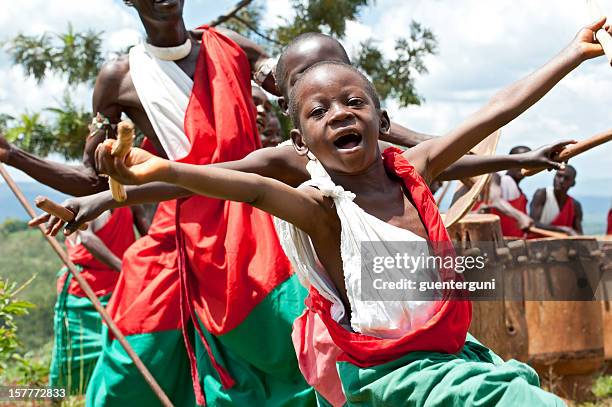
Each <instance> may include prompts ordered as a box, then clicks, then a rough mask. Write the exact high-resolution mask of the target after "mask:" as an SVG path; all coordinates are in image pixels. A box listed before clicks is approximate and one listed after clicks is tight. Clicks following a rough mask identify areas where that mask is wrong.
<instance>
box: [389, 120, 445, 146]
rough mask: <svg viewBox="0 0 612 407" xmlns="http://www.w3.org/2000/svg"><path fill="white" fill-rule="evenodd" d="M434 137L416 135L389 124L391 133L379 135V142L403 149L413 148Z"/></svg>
mask: <svg viewBox="0 0 612 407" xmlns="http://www.w3.org/2000/svg"><path fill="white" fill-rule="evenodd" d="M435 137H436V136H430V135H428V134H423V133H418V132H416V131H414V130H410V129H408V128H406V127H404V126H402V125H400V124H397V123H394V122H392V123H391V131H390V132H389V134H381V135H380V139H381V140H383V141H387V142H389V143H393V144H395V145H398V146H403V147H414V146H416V145H417V144H419V143H422V142H423V141H426V140H429V139H432V138H435Z"/></svg>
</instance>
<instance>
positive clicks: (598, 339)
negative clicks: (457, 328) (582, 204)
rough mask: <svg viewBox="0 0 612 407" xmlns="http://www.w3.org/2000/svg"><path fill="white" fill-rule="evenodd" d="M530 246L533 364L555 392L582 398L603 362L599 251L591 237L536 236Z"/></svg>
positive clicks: (527, 285)
mask: <svg viewBox="0 0 612 407" xmlns="http://www.w3.org/2000/svg"><path fill="white" fill-rule="evenodd" d="M526 246H527V255H528V257H529V262H528V264H527V267H525V269H524V271H525V272H524V295H525V299H526V301H525V316H526V319H527V332H528V338H529V362H530V364H531V365H532V366H533V367H534V368H535V369H536V370H537V371H538V373H539V374H540V375H541V376H542V378H543V381H544V382H546V381H547V380H549V381H552V382H554V383H553V384H552V385H551V386H550V387H552V388H553V389H554V391H555V392H556V393H557V394H559V395H561V396H564V397H568V398H572V399H578V400H580V399H582V398H583V397H584V396H585V395H588V394H590V391H589V390H590V387H591V385H592V382H591V379H592V377H593V374H594V373H596V372H599V370H600V369H601V368H602V367H603V363H604V349H603V330H602V326H603V325H602V307H601V304H600V303H599V302H598V301H593V299H594V296H595V291H596V289H597V286H598V283H599V276H600V273H599V266H600V263H601V251H600V250H599V248H598V244H597V241H596V240H595V239H594V238H589V237H568V238H565V239H550V238H547V239H533V240H529V241H527V242H526ZM558 299H564V300H566V301H556V300H558Z"/></svg>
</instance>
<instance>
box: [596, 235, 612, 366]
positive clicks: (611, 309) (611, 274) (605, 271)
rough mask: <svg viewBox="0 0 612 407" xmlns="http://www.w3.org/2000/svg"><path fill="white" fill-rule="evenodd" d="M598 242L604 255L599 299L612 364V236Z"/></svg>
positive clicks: (606, 345)
mask: <svg viewBox="0 0 612 407" xmlns="http://www.w3.org/2000/svg"><path fill="white" fill-rule="evenodd" d="M597 241H598V242H599V247H600V249H601V251H602V253H603V256H602V262H601V265H600V268H601V281H602V282H601V284H600V291H599V292H598V298H600V299H601V300H602V301H601V305H602V313H603V334H604V354H605V359H606V360H607V361H610V362H612V235H608V236H597ZM608 367H609V368H612V363H608Z"/></svg>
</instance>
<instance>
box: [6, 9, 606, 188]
mask: <svg viewBox="0 0 612 407" xmlns="http://www.w3.org/2000/svg"><path fill="white" fill-rule="evenodd" d="M259 1H263V2H264V3H265V4H266V7H267V14H266V17H265V23H266V24H268V25H274V24H275V22H277V21H278V19H279V18H282V17H285V16H288V15H289V13H291V9H290V7H289V6H288V5H287V4H288V1H286V0H259ZM600 1H601V3H602V9H603V10H604V11H612V0H600ZM186 2H187V5H186V11H185V15H186V21H187V24H188V26H189V27H195V26H197V25H199V24H201V23H205V22H207V21H210V20H211V19H212V18H214V17H215V16H217V15H218V14H220V13H222V12H223V11H225V10H228V9H229V8H231V6H232V5H233V4H234V3H235V1H215V2H212V1H204V0H186ZM411 19H415V20H417V21H419V22H421V23H423V24H424V25H425V26H427V27H429V28H431V29H432V30H433V32H434V33H435V35H436V37H437V38H438V42H439V44H438V45H439V46H438V48H439V52H438V54H437V55H435V56H431V57H428V58H427V67H428V68H429V74H427V75H423V76H421V77H418V78H417V89H418V91H419V93H420V94H421V95H423V96H424V98H425V102H424V103H423V105H422V106H414V107H410V108H404V109H399V108H398V107H397V105H396V104H395V103H393V101H391V102H389V103H388V104H387V107H388V109H389V111H390V113H391V116H392V118H393V119H394V120H395V121H397V122H399V123H401V124H404V125H406V126H408V127H410V128H413V129H415V130H418V131H422V132H428V133H431V134H444V133H445V132H446V131H449V130H450V129H452V128H453V127H454V126H456V125H457V124H458V123H460V121H461V120H462V119H463V118H465V117H467V115H469V114H470V113H471V112H473V111H474V110H476V109H477V108H478V107H480V106H481V105H482V104H484V103H485V102H486V100H487V99H488V98H489V97H490V96H492V95H493V93H495V91H497V90H499V89H501V88H502V87H503V86H505V85H508V84H510V83H512V82H513V81H515V80H517V79H520V78H521V77H522V76H524V75H526V74H528V73H529V72H530V71H532V70H533V69H535V68H537V67H538V66H540V65H542V64H544V63H545V62H546V61H547V60H548V59H550V58H551V57H552V56H553V55H555V54H556V53H557V52H559V51H560V50H561V49H562V48H563V47H564V46H565V45H566V44H568V43H569V41H570V40H571V39H572V38H573V36H574V35H575V34H576V32H577V31H578V29H579V28H580V27H581V26H583V25H585V24H586V23H588V22H589V20H590V19H589V16H588V14H587V12H586V10H585V7H584V1H583V0H573V1H562V2H559V1H555V0H539V1H537V2H536V1H530V0H496V1H482V0H461V1H456V0H452V1H451V0H377V2H376V5H375V6H374V7H372V8H370V9H367V10H365V11H364V12H363V13H362V15H361V16H360V18H359V22H350V23H349V26H348V27H349V30H348V32H347V38H346V39H345V40H344V41H343V42H344V44H345V45H346V46H347V48H348V49H349V51H353V52H354V50H355V49H356V47H357V46H358V44H359V42H360V41H362V40H364V39H367V38H369V37H373V38H375V39H377V40H378V41H380V44H381V45H382V47H383V49H385V51H386V52H387V53H388V54H389V55H391V54H392V52H393V44H394V40H395V39H396V38H398V37H401V36H403V35H405V34H406V33H407V29H408V27H409V24H410V21H411ZM24 21H27V25H26V24H24V23H23V22H24ZM69 22H70V23H72V24H73V26H74V27H75V29H76V30H83V29H94V30H98V31H102V30H103V31H104V40H105V44H106V46H107V47H108V50H115V49H120V48H123V47H124V46H126V45H129V44H133V43H135V42H136V41H137V40H138V38H139V36H140V35H141V29H140V22H139V21H138V19H137V16H136V14H135V13H134V12H133V10H131V9H129V8H128V7H126V6H124V5H123V2H122V1H120V0H87V1H82V0H25V1H22V2H7V3H6V4H5V5H4V12H3V13H2V14H1V15H0V40H6V39H8V38H10V37H12V36H14V35H16V34H17V33H19V32H22V33H25V34H37V33H42V32H44V31H55V32H58V31H63V30H64V29H65V28H66V26H67V24H68V23H69ZM63 89H64V85H63V82H62V80H61V79H60V78H50V79H49V80H47V81H45V83H44V84H42V85H37V84H36V83H35V82H34V81H33V80H31V79H28V78H25V77H24V75H23V73H22V72H21V69H20V68H18V67H13V66H11V64H10V61H9V59H8V57H7V55H6V53H4V52H3V51H0V112H2V113H10V114H16V113H19V112H22V111H24V110H30V111H36V110H39V109H41V108H44V107H47V106H50V105H54V104H55V103H56V102H55V101H56V99H57V98H58V97H59V96H61V93H62V91H63ZM76 93H77V94H76V96H75V97H76V99H77V100H80V101H81V102H82V103H83V104H85V105H87V106H88V105H89V103H90V98H91V94H90V90H89V89H87V88H82V89H79V90H77V92H76ZM609 95H612V70H611V69H610V67H608V66H606V63H605V60H604V59H603V58H600V59H597V60H594V61H590V62H587V63H585V64H583V65H582V66H580V67H579V68H578V69H577V70H576V71H574V72H572V73H571V74H570V75H569V76H567V77H566V78H565V79H564V80H563V81H562V82H561V83H560V84H559V85H558V86H557V87H556V88H555V89H554V90H553V91H552V92H550V93H549V94H548V95H547V96H546V97H545V98H544V99H543V100H542V101H541V102H540V103H539V104H538V105H536V106H534V107H533V108H532V109H530V110H529V111H528V112H526V113H525V114H524V115H522V116H521V117H519V118H518V119H517V120H515V121H514V122H512V123H511V124H510V125H508V126H506V128H504V129H503V130H502V139H501V141H500V145H499V148H498V152H500V153H501V152H506V151H507V150H509V149H510V148H511V147H512V146H514V145H517V144H526V145H529V146H531V147H537V146H540V145H543V144H546V143H550V142H553V141H555V140H559V139H564V138H577V139H581V138H585V137H588V136H590V135H592V134H595V133H597V132H600V131H603V130H606V129H608V128H612V109H610V107H609V101H608V98H609ZM611 156H612V143H610V144H608V145H607V146H605V147H601V148H598V149H596V150H593V151H591V152H589V153H587V154H585V155H583V156H581V157H578V158H577V159H575V160H573V162H572V164H573V165H575V166H576V167H577V169H578V172H579V179H578V186H577V187H576V189H575V193H576V194H582V195H599V196H610V197H612V192H610V187H609V185H610V183H612V175H611V174H610V169H611V168H612V166H611V161H610V157H611ZM13 174H14V175H16V176H17V178H18V179H20V180H24V179H25V178H24V176H23V175H21V174H18V173H17V172H15V171H14V172H13ZM550 180H551V175H550V174H544V175H540V176H538V177H534V178H533V179H530V180H529V181H528V182H527V183H526V185H525V187H526V188H525V189H526V190H528V191H532V190H533V188H535V187H536V186H538V185H540V186H541V185H550V182H551V181H550Z"/></svg>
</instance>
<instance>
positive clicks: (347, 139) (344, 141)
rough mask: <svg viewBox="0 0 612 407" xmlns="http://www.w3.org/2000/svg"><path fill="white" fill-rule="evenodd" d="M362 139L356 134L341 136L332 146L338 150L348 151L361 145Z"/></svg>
mask: <svg viewBox="0 0 612 407" xmlns="http://www.w3.org/2000/svg"><path fill="white" fill-rule="evenodd" d="M362 139H363V138H362V136H361V135H360V134H357V133H350V134H345V135H343V136H340V137H338V138H337V139H336V140H335V141H334V145H335V146H336V147H338V148H339V149H340V150H350V149H352V148H355V147H357V146H358V145H359V144H361V140H362Z"/></svg>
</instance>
